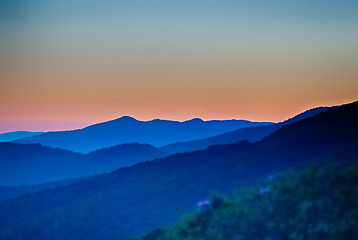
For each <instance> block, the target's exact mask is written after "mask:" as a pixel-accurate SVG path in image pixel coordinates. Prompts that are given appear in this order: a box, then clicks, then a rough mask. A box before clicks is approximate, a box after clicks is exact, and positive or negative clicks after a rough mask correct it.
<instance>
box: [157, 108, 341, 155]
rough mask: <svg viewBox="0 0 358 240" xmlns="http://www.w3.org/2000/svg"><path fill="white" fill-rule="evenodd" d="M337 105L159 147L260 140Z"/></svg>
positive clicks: (184, 149) (182, 149) (175, 150)
mask: <svg viewBox="0 0 358 240" xmlns="http://www.w3.org/2000/svg"><path fill="white" fill-rule="evenodd" d="M334 108H337V107H317V108H313V109H310V110H307V111H305V112H303V113H301V114H298V115H297V116H295V117H293V118H290V119H288V120H286V121H283V122H280V123H275V124H270V125H266V126H258V127H246V128H241V129H238V130H235V131H231V132H227V133H223V134H220V135H217V136H213V137H208V138H205V139H199V140H193V141H187V142H178V143H173V144H169V145H166V146H163V147H161V148H160V149H161V150H163V151H164V152H167V153H170V154H174V153H181V152H192V151H197V150H204V149H206V148H208V147H209V146H212V145H217V144H230V143H235V142H238V141H242V140H248V141H250V142H256V141H260V140H262V139H263V138H264V137H266V136H268V135H269V134H271V133H273V132H275V131H277V130H278V129H280V128H281V127H283V126H286V125H289V124H291V123H294V122H297V121H300V120H303V119H305V118H309V117H313V116H316V115H317V114H320V113H322V112H324V111H327V110H328V109H334Z"/></svg>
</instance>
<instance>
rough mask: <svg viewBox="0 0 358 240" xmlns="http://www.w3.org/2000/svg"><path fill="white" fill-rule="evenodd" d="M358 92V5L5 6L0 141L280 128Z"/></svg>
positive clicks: (82, 0)
mask: <svg viewBox="0 0 358 240" xmlns="http://www.w3.org/2000/svg"><path fill="white" fill-rule="evenodd" d="M357 93H358V3H356V1H353V0H351V1H350V0H336V1H334V0H326V1H319V0H310V1H308V0H307V1H306V0H285V1H278V0H277V1H276V0H235V1H234V0H205V1H204V0H190V1H189V0H118V1H113V0H101V1H100V0H71V1H70V0H62V1H60V0H0V132H8V131H16V130H29V131H48V130H65V129H77V128H81V127H84V126H87V125H90V124H94V123H97V122H103V121H107V120H111V119H115V118H118V117H121V116H123V115H129V116H132V117H134V118H136V119H139V120H151V119H157V118H160V119H170V120H179V121H184V120H188V119H191V118H196V117H198V118H202V119H204V120H210V119H248V120H252V121H274V122H279V121H283V120H285V119H287V118H289V117H292V116H294V115H295V114H297V113H300V112H302V111H304V110H307V109H310V108H313V107H316V106H332V105H339V104H343V103H348V102H352V101H355V100H357V99H358V94H357Z"/></svg>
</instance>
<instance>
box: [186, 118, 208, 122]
mask: <svg viewBox="0 0 358 240" xmlns="http://www.w3.org/2000/svg"><path fill="white" fill-rule="evenodd" d="M185 122H191V123H193V122H204V120H202V119H201V118H193V119H190V120H188V121H185Z"/></svg>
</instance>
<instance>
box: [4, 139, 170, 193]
mask: <svg viewBox="0 0 358 240" xmlns="http://www.w3.org/2000/svg"><path fill="white" fill-rule="evenodd" d="M0 156H1V161H0V164H1V167H0V185H5V186H13V185H23V184H27V185H28V184H39V183H45V182H50V181H59V180H63V179H67V178H78V177H83V176H88V175H94V174H101V173H105V172H111V171H114V170H115V169H117V168H120V167H127V166H131V165H134V164H136V163H138V162H143V161H148V160H153V159H155V158H160V157H164V156H167V154H165V153H164V152H163V151H161V150H159V149H157V148H155V147H153V146H150V145H148V144H139V143H130V144H121V145H116V146H113V147H111V148H106V149H101V150H97V151H94V152H91V153H89V154H81V153H75V152H72V151H68V150H64V149H59V148H51V147H46V146H42V145H41V144H21V143H11V142H6V143H0ZM35 189H36V188H35ZM0 198H1V197H0Z"/></svg>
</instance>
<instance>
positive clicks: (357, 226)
mask: <svg viewBox="0 0 358 240" xmlns="http://www.w3.org/2000/svg"><path fill="white" fill-rule="evenodd" d="M154 239H155V240H169V239H170V240H175V239H181V240H200V239H203V240H204V239H205V240H211V239H212V240H216V239H237V240H239V239H249V240H255V239H264V240H271V239H272V240H273V239H275V240H279V239H292V240H306V239H358V165H357V164H355V165H353V166H350V167H345V168H339V167H337V166H335V167H334V166H324V167H316V166H314V167H308V168H305V169H304V170H300V171H297V170H296V171H294V170H291V171H288V172H285V173H283V174H280V175H278V176H277V177H271V178H270V179H268V180H265V181H263V182H261V183H260V184H258V185H256V186H254V187H251V188H244V189H239V190H237V191H236V192H235V193H234V194H232V195H229V196H219V195H214V196H212V198H211V202H210V207H205V208H204V209H199V210H198V211H196V212H194V213H191V214H188V215H186V216H185V217H184V218H183V219H182V220H181V221H180V222H179V223H177V224H176V225H174V226H173V227H171V228H169V229H167V230H161V229H157V230H155V231H153V232H150V233H149V234H147V235H146V236H144V237H142V238H141V240H154Z"/></svg>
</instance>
